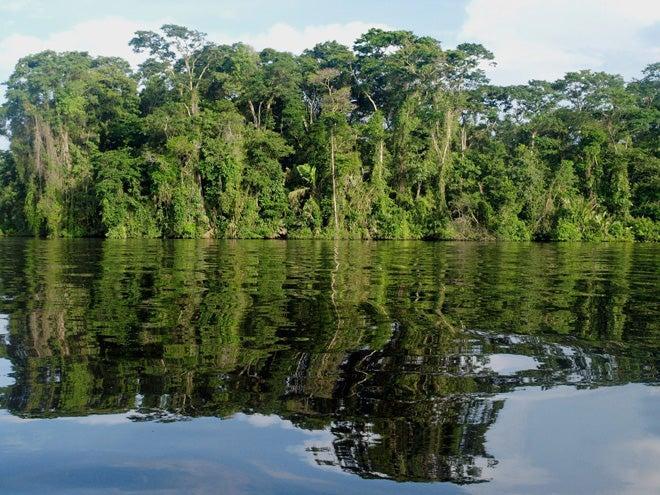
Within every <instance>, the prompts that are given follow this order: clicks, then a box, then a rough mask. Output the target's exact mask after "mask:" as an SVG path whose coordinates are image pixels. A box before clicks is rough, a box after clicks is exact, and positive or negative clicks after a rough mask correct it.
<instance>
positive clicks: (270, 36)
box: [212, 21, 391, 53]
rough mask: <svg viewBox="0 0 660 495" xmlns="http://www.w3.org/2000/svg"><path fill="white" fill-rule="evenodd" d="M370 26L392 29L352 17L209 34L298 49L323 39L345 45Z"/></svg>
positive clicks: (219, 39) (217, 38)
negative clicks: (236, 33)
mask: <svg viewBox="0 0 660 495" xmlns="http://www.w3.org/2000/svg"><path fill="white" fill-rule="evenodd" d="M371 28H381V29H391V28H390V27H388V26H387V25H385V24H376V23H368V22H361V21H352V22H347V23H345V24H324V25H319V26H306V27H304V28H302V29H298V28H295V27H293V26H290V25H289V24H285V23H277V24H274V25H272V26H271V27H270V28H268V30H266V31H265V32H263V33H258V34H245V35H242V36H238V37H228V36H224V35H223V34H222V33H218V34H216V35H214V36H212V38H213V40H214V41H216V42H219V43H233V42H236V41H243V42H245V43H247V44H249V45H252V46H253V47H254V48H257V49H263V48H274V49H276V50H281V51H288V52H293V53H300V52H302V51H303V50H305V48H312V47H313V46H314V45H316V44H317V43H320V42H323V41H333V40H334V41H338V42H339V43H342V44H344V45H347V46H349V47H350V46H353V42H354V41H355V40H356V39H357V38H359V37H360V35H361V34H362V33H364V32H366V31H368V30H369V29H371Z"/></svg>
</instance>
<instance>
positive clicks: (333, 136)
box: [0, 24, 660, 241]
mask: <svg viewBox="0 0 660 495" xmlns="http://www.w3.org/2000/svg"><path fill="white" fill-rule="evenodd" d="M130 45H131V47H132V48H133V50H135V51H136V52H138V53H141V54H143V63H141V64H140V65H139V67H138V68H137V70H134V69H133V68H132V67H131V65H130V64H129V63H128V62H127V61H125V60H123V59H120V58H112V57H94V56H90V55H89V54H88V53H86V52H64V53H56V52H53V51H44V52H41V53H36V54H33V55H29V56H26V57H24V58H22V59H21V60H20V61H19V62H18V64H17V65H16V67H15V70H14V72H13V74H12V75H11V76H10V77H9V79H8V81H7V82H6V83H5V101H4V103H3V104H2V106H1V107H0V108H1V109H0V134H2V135H4V136H5V138H6V139H7V140H8V142H9V148H8V150H4V151H0V232H1V233H2V234H3V235H34V236H44V237H108V238H142V237H146V238H159V237H163V238H290V239H294V238H342V239H453V240H496V239H501V240H554V241H614V240H623V241H633V240H637V241H658V240H659V239H660V194H659V191H660V154H659V148H658V142H659V140H658V136H659V133H658V129H659V123H660V91H659V90H660V63H655V64H652V65H649V66H648V67H646V68H644V69H643V71H642V72H641V76H640V77H639V78H638V79H635V80H632V81H624V79H623V78H622V77H621V76H618V75H614V74H608V73H604V72H594V71H589V70H583V71H577V72H570V73H567V74H566V75H565V76H564V77H563V78H561V79H559V80H556V81H550V82H547V81H539V80H533V81H530V82H529V83H528V84H526V85H517V86H505V87H502V86H495V85H492V84H490V83H489V80H488V78H487V77H486V70H485V69H486V68H488V67H489V65H491V64H495V63H496V61H495V57H494V55H493V53H491V52H490V51H489V50H488V49H487V48H486V47H484V46H482V45H480V44H473V43H465V44H460V45H458V46H456V47H455V48H451V49H448V48H445V47H443V46H441V44H440V42H439V41H438V40H436V39H433V38H431V37H427V36H418V35H415V34H413V33H412V32H410V31H384V30H380V29H371V30H369V31H368V32H366V33H365V34H363V35H362V36H361V37H360V38H359V39H357V40H356V41H355V43H354V45H353V46H352V47H348V46H344V45H342V44H339V43H337V42H334V41H328V42H325V43H321V44H318V45H316V46H314V47H312V48H309V49H307V50H305V51H304V52H303V53H301V54H299V55H295V54H292V53H288V52H279V51H275V50H273V49H264V50H261V51H255V50H254V49H252V48H251V47H250V46H248V45H246V44H243V43H236V44H232V45H218V44H214V43H211V42H210V41H209V40H208V39H207V37H206V35H205V34H204V33H201V32H199V31H195V30H191V29H188V28H186V27H182V26H178V25H170V24H168V25H164V26H162V27H161V29H160V30H159V31H157V32H152V31H138V32H136V33H135V36H134V38H133V39H132V40H131V41H130ZM495 70H496V69H495Z"/></svg>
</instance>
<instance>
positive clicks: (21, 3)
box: [0, 0, 33, 12]
mask: <svg viewBox="0 0 660 495" xmlns="http://www.w3.org/2000/svg"><path fill="white" fill-rule="evenodd" d="M31 6H33V2H32V1H31V0H2V2H0V12H20V11H21V10H26V9H27V8H29V7H31Z"/></svg>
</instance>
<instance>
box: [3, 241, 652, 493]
mask: <svg viewBox="0 0 660 495" xmlns="http://www.w3.org/2000/svg"><path fill="white" fill-rule="evenodd" d="M656 253H657V249H655V248H654V247H653V246H644V245H634V246H633V245H627V244H626V245H599V246H590V245H530V244H470V243H436V244H431V243H406V242H382V243H362V242H360V243H358V242H356V243H352V242H340V243H333V242H302V241H301V242H296V241H288V242H268V241H265V242H264V241H259V242H248V241H242V242H211V241H170V242H161V241H135V242H132V241H125V242H120V241H117V242H111V241H39V240H3V241H2V243H0V277H1V280H2V284H1V285H0V291H1V294H0V296H1V297H0V312H1V313H2V314H3V316H2V318H0V322H2V323H1V325H2V326H1V327H0V330H2V332H0V333H2V334H4V335H3V336H2V339H3V345H2V346H1V351H0V352H1V355H0V358H1V359H4V360H8V361H7V363H8V365H9V364H10V365H11V368H12V370H11V376H10V377H8V378H9V379H7V380H5V381H3V382H2V383H1V385H2V387H1V388H0V390H1V391H2V398H1V401H2V404H1V407H2V408H5V409H8V410H9V411H10V412H11V413H12V414H14V415H18V416H22V417H41V418H43V417H58V416H78V415H88V414H106V413H113V412H129V415H130V417H131V419H132V420H134V421H179V420H185V419H189V418H192V417H199V416H217V417H221V418H227V417H232V416H235V415H236V414H238V413H244V414H255V413H258V414H261V415H277V416H279V417H281V418H284V419H286V420H289V421H291V423H292V424H293V425H295V426H296V427H298V428H303V429H310V430H323V431H327V432H330V434H331V438H332V440H331V441H330V442H326V443H323V442H317V443H316V444H315V443H314V442H311V443H310V444H309V445H306V447H305V455H307V456H308V457H309V458H310V459H312V460H313V462H315V463H317V464H318V465H323V466H334V467H339V468H340V469H342V470H344V471H347V472H350V473H354V474H357V475H359V476H362V477H365V478H389V479H395V480H401V481H411V480H416V481H431V480H444V481H452V482H454V483H474V482H480V481H485V480H487V479H488V472H489V469H490V468H493V467H495V466H496V465H497V462H498V461H497V459H495V458H493V457H492V455H490V454H489V453H488V450H487V448H486V446H485V435H486V432H487V431H488V429H489V428H490V427H491V426H492V425H493V424H494V423H495V422H496V421H497V416H498V412H499V411H500V410H501V408H502V406H503V401H504V399H503V398H502V397H501V395H500V394H501V393H503V392H508V391H512V390H515V389H516V388H518V387H522V386H540V387H544V388H549V387H554V386H557V385H561V384H574V385H575V386H577V387H598V386H603V385H610V384H619V383H626V382H655V381H657V378H658V373H657V369H658V366H657V365H658V362H657V356H658V352H657V351H658V338H657V336H658V323H657V322H658V318H657V316H658V315H657V307H656V306H655V305H654V304H649V302H650V301H652V298H653V293H654V292H657V288H658V287H657V284H658V281H657V277H656V272H655V266H656V260H657V254H656ZM632 265H634V266H635V272H634V273H632V272H631V269H630V268H631V266H632ZM5 374H7V373H5Z"/></svg>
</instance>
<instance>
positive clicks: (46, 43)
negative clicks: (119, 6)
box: [0, 17, 162, 80]
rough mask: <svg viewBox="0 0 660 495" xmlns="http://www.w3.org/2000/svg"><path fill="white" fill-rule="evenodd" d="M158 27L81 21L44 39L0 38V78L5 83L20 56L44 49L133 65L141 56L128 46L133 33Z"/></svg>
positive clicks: (116, 21) (120, 20)
mask: <svg viewBox="0 0 660 495" xmlns="http://www.w3.org/2000/svg"><path fill="white" fill-rule="evenodd" d="M161 24H162V22H157V23H149V24H145V23H141V22H136V21H130V20H127V19H123V18H121V17H106V18H103V19H96V20H90V21H85V22H81V23H79V24H76V25H74V26H73V27H72V28H71V29H69V30H67V31H60V32H57V33H53V34H51V35H49V36H47V37H45V38H39V37H37V36H26V35H22V34H18V33H16V34H11V35H9V36H7V37H5V38H2V39H0V78H1V79H2V80H5V79H6V78H7V77H8V76H9V74H10V73H11V71H12V70H13V68H14V65H16V62H18V59H20V58H21V57H24V56H25V55H28V54H30V53H36V52H40V51H43V50H55V51H69V50H78V51H86V52H89V53H90V54H92V55H105V56H118V57H122V58H125V59H126V60H128V61H129V62H131V63H133V64H135V63H138V62H139V61H140V60H142V59H143V56H142V55H139V54H136V53H133V51H132V50H131V47H129V46H128V42H129V40H130V39H131V38H132V37H133V33H134V32H135V31H137V30H138V29H155V28H157V27H158V26H160V25H161Z"/></svg>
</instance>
